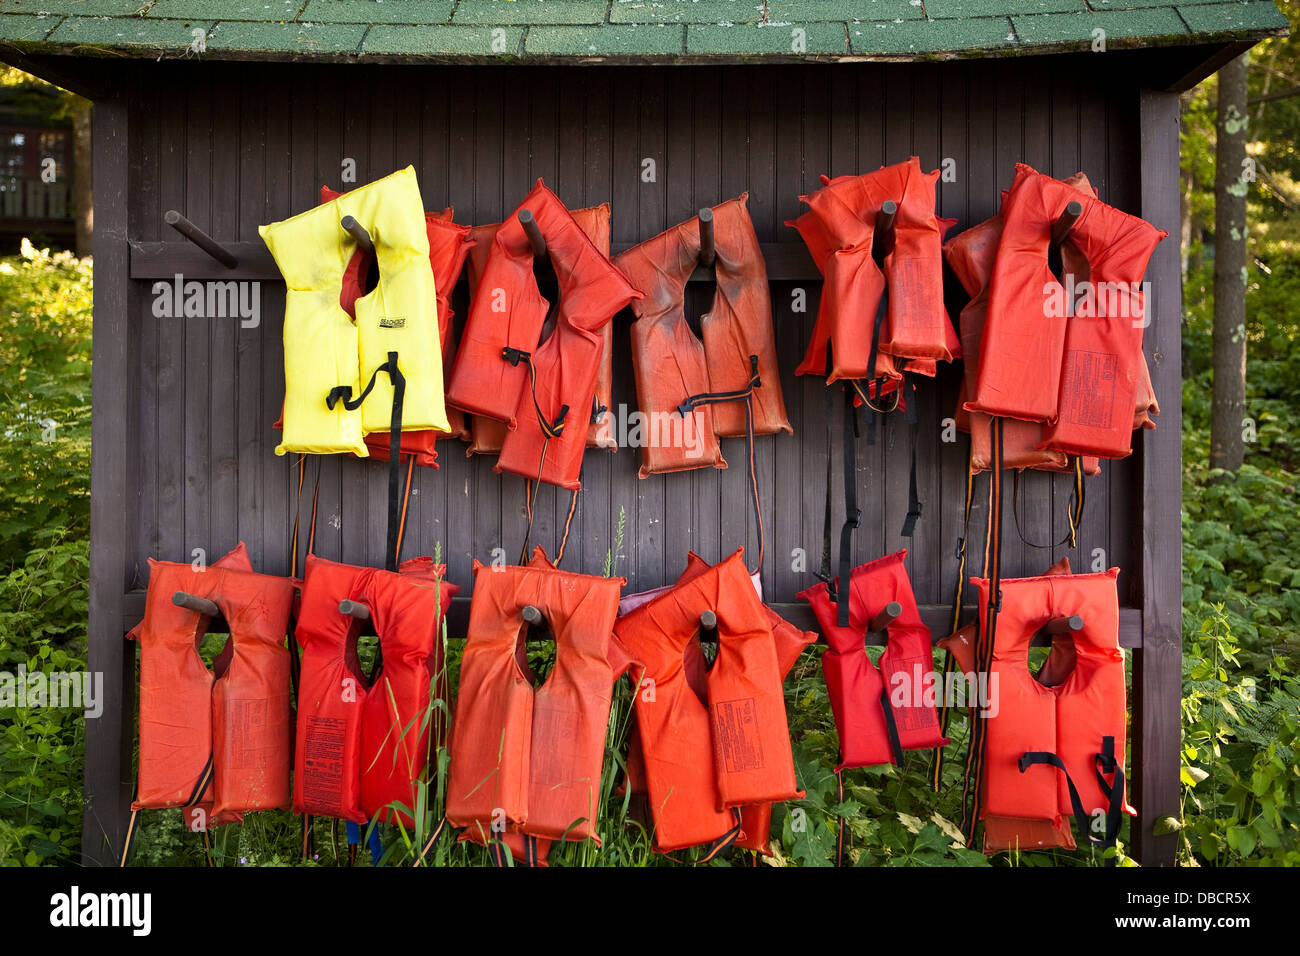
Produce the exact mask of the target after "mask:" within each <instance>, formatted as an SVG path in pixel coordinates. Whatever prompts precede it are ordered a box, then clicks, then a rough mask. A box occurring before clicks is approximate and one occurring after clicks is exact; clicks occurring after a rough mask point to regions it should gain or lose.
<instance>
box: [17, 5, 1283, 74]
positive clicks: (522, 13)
mask: <svg viewBox="0 0 1300 956" xmlns="http://www.w3.org/2000/svg"><path fill="white" fill-rule="evenodd" d="M1098 27H1100V28H1101V29H1103V30H1105V32H1106V45H1107V49H1108V50H1111V49H1131V48H1134V47H1143V46H1157V45H1166V44H1180V43H1181V44H1194V43H1210V42H1214V43H1224V42H1229V41H1253V40H1258V39H1261V38H1263V37H1265V36H1271V35H1283V34H1285V33H1286V32H1287V20H1286V18H1285V17H1284V16H1283V15H1282V13H1281V12H1280V11H1279V10H1278V9H1277V7H1276V6H1275V5H1274V3H1273V2H1272V0H0V54H2V53H3V48H4V47H5V46H9V47H11V48H17V49H19V50H22V51H27V52H33V51H34V52H41V53H58V52H69V53H70V52H76V53H79V54H94V53H97V52H99V53H104V54H113V53H116V54H119V55H120V54H128V55H147V56H154V57H159V56H161V57H168V56H182V55H189V56H195V55H197V56H201V57H207V58H210V59H223V58H228V59H264V60H275V59H295V60H302V59H313V58H318V59H331V60H348V59H352V60H359V61H385V60H429V61H443V62H491V61H494V60H497V61H499V60H501V59H503V58H505V59H522V60H524V61H534V62H564V61H566V60H576V59H582V60H587V61H590V60H606V61H611V62H677V61H687V62H738V61H753V60H768V61H775V62H784V61H798V60H808V59H811V60H837V59H861V58H880V59H904V60H906V59H918V58H925V59H930V58H936V57H939V58H943V57H971V56H1005V55H1011V54H1017V53H1045V52H1054V51H1058V50H1085V49H1088V48H1089V47H1090V45H1091V43H1092V41H1093V37H1094V33H1093V31H1094V30H1095V29H1096V28H1098ZM199 28H201V29H203V30H205V31H206V32H207V35H208V38H207V47H206V49H205V50H204V51H202V52H197V51H195V50H192V49H190V44H191V41H192V39H193V31H194V30H195V29H199ZM795 31H802V32H801V33H798V34H796V32H795ZM796 38H798V40H799V41H800V42H796Z"/></svg>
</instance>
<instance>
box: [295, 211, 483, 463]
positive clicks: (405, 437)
mask: <svg viewBox="0 0 1300 956" xmlns="http://www.w3.org/2000/svg"><path fill="white" fill-rule="evenodd" d="M341 195H343V193H341V192H339V191H337V190H333V189H330V188H329V187H328V186H321V188H320V196H321V202H322V203H326V202H330V201H332V200H334V199H337V198H338V197H339V196H341ZM452 215H453V210H452V208H451V207H450V206H448V207H447V208H446V209H444V210H442V211H441V212H426V213H425V214H424V222H425V228H426V230H427V232H428V236H429V265H430V267H431V268H432V269H433V281H434V290H435V295H436V298H437V302H438V339H439V342H440V344H441V346H442V364H443V370H444V372H446V371H449V370H450V368H451V364H452V360H453V358H454V356H455V351H456V349H455V343H454V342H453V340H452V339H453V335H452V330H453V322H452V319H453V316H454V312H453V310H452V308H451V293H452V289H454V288H455V286H456V281H457V280H458V279H459V278H460V273H461V269H462V268H463V267H464V265H465V259H466V257H467V256H468V255H469V250H470V248H471V247H472V246H473V242H472V241H471V239H470V238H469V232H470V229H469V227H468V226H461V225H457V224H456V223H454V222H452V221H451V219H452ZM374 264H375V258H374V256H373V255H367V254H366V253H365V252H363V251H362V250H361V249H359V248H358V249H357V250H356V251H355V252H353V254H352V258H351V259H349V260H348V264H347V267H346V268H345V269H344V271H343V281H342V285H341V286H340V288H339V305H340V306H341V307H342V308H343V311H344V312H346V313H347V314H348V315H349V316H351V317H352V319H353V321H355V320H356V301H357V299H359V298H361V296H363V295H364V294H365V292H366V279H367V275H368V273H369V271H370V270H371V269H372V268H373V266H374ZM280 415H281V419H283V417H284V412H283V409H282V410H281V413H280ZM447 422H448V424H450V426H451V429H450V431H449V432H447V433H446V434H445V435H444V433H442V432H435V431H404V432H402V438H401V449H402V454H404V455H405V454H411V455H414V456H415V461H416V464H419V465H424V466H426V467H429V468H437V467H438V455H437V451H436V450H435V448H434V445H435V443H436V441H437V438H438V437H451V438H461V439H464V440H465V441H468V440H469V437H470V436H469V425H468V423H467V422H466V421H465V415H464V413H463V412H461V411H460V410H459V409H454V408H450V407H448V408H447ZM275 427H276V428H281V427H283V424H282V421H277V422H276V423H275ZM365 443H366V447H367V448H368V449H369V450H370V457H371V458H374V459H376V460H377V461H387V460H388V446H389V436H388V435H387V434H378V433H373V434H369V435H366V436H365Z"/></svg>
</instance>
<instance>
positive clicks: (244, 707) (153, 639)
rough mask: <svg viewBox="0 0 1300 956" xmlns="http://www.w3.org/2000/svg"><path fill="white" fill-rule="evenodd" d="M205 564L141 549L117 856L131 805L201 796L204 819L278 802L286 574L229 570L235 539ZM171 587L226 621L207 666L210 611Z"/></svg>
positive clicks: (285, 787)
mask: <svg viewBox="0 0 1300 956" xmlns="http://www.w3.org/2000/svg"><path fill="white" fill-rule="evenodd" d="M223 560H225V561H226V562H227V563H226V565H225V566H222V564H221V563H220V562H218V563H217V564H213V565H210V566H208V567H207V568H204V569H195V568H194V567H193V566H191V565H189V564H176V563H172V562H170V561H154V560H152V559H150V561H149V568H150V571H149V591H148V594H147V596H146V598H145V615H144V620H143V622H141V624H140V626H139V629H138V631H132V634H133V635H138V640H139V642H140V771H139V778H138V787H137V790H136V797H135V800H134V801H133V802H132V804H131V810H132V819H131V825H130V827H129V829H128V834H127V843H126V846H125V847H124V851H123V857H122V860H123V863H125V861H126V859H127V857H128V855H129V853H130V846H131V840H132V838H133V836H134V831H135V821H136V814H137V813H138V811H140V810H153V809H163V808H167V807H186V808H192V807H196V806H207V807H210V812H209V813H208V815H207V817H208V818H207V820H206V821H203V826H202V827H201V828H202V829H206V828H207V825H208V824H209V823H217V822H230V821H232V820H237V819H240V818H241V817H240V815H241V814H242V813H244V812H245V811H252V810H269V809H275V808H282V807H286V806H288V803H289V763H290V759H289V747H290V729H289V727H290V722H291V717H290V704H289V692H290V680H289V666H290V664H289V651H288V649H287V648H286V647H285V643H284V639H285V635H286V634H287V633H288V630H289V613H290V610H291V608H292V605H293V582H291V581H290V580H289V579H288V578H280V577H272V576H271V575H266V574H256V573H253V572H252V571H251V570H236V569H235V567H232V565H235V566H238V565H240V564H242V563H246V561H247V552H245V551H243V548H242V545H241V547H240V548H239V549H237V552H236V553H232V555H228V556H227V558H226V559H223ZM177 591H185V592H187V593H189V594H192V595H195V596H197V597H200V598H203V599H205V600H208V601H211V602H213V603H214V604H216V605H217V607H218V608H219V609H220V611H221V615H222V617H224V618H225V620H226V623H227V624H228V625H229V627H230V637H229V639H228V640H227V641H226V644H225V647H224V648H223V649H222V651H221V652H220V653H219V654H218V655H217V657H216V658H215V659H214V661H213V667H212V669H211V670H209V669H208V667H207V666H206V665H204V663H203V660H202V658H201V657H200V656H199V644H200V642H201V641H202V639H203V636H204V634H205V633H206V632H207V629H208V626H209V624H210V623H211V622H210V621H209V619H208V618H207V617H205V616H204V615H202V614H200V613H199V612H197V611H192V610H189V609H188V608H184V607H178V606H177V605H175V604H173V603H172V595H173V594H174V593H176V592H177Z"/></svg>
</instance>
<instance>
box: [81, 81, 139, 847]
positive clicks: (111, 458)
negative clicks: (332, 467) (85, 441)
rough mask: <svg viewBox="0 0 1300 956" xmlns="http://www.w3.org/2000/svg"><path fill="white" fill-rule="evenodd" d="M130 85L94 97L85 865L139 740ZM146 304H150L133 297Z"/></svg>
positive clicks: (115, 816) (124, 799)
mask: <svg viewBox="0 0 1300 956" xmlns="http://www.w3.org/2000/svg"><path fill="white" fill-rule="evenodd" d="M131 87H132V84H130V83H126V84H123V92H122V94H121V95H119V96H118V97H117V98H114V99H106V100H100V101H99V102H98V103H96V104H95V114H94V128H93V132H92V136H93V138H94V150H95V187H96V188H95V206H96V209H97V211H98V212H99V217H98V218H99V223H98V228H96V229H95V237H94V253H95V263H96V265H97V267H98V273H99V275H98V277H97V281H96V282H95V291H94V310H95V315H96V316H97V321H96V322H95V327H94V331H93V336H92V346H91V348H92V355H93V361H94V366H95V375H94V377H93V380H92V383H91V401H92V402H93V404H94V408H95V415H94V416H93V417H92V419H91V426H90V429H91V456H90V488H91V494H90V582H89V588H90V624H89V627H90V631H89V654H88V658H89V659H88V667H89V669H90V671H91V672H92V673H101V674H103V675H104V694H103V696H104V700H103V705H104V709H103V713H102V714H101V715H100V716H99V718H98V719H96V720H88V721H86V758H85V759H86V762H85V793H84V800H85V815H84V816H83V818H82V825H81V859H82V863H84V864H86V865H106V864H111V863H112V862H113V858H114V854H115V852H118V851H120V850H121V847H122V838H123V834H124V832H125V827H126V818H127V811H128V808H129V806H130V802H131V742H132V739H133V737H134V735H135V734H134V711H135V704H134V697H135V695H134V686H135V679H134V675H135V648H134V647H133V646H131V645H128V644H127V643H126V642H125V641H124V640H123V639H122V596H123V594H124V593H125V591H126V586H127V583H128V582H127V569H126V566H125V561H124V557H125V556H124V554H123V551H124V549H125V548H126V546H127V541H128V540H129V537H128V534H127V528H128V527H129V526H130V523H131V521H132V519H133V511H134V509H133V508H132V507H131V489H129V488H128V487H127V480H128V464H127V460H128V458H129V457H130V454H131V451H130V445H129V437H130V435H129V432H128V426H127V423H128V421H129V420H130V417H131V408H130V391H129V389H130V383H131V374H130V371H131V367H130V356H131V354H132V351H133V346H134V344H135V343H134V342H133V336H132V334H131V323H130V322H129V321H128V316H129V315H130V314H131V311H130V310H131V307H132V304H133V303H132V301H131V300H132V299H133V298H138V296H133V295H132V294H131V289H130V282H129V281H128V279H127V270H128V254H127V230H128V221H129V219H128V216H129V209H128V205H127V204H128V197H130V195H131V189H130V178H131V177H130V172H129V169H130V163H131V151H130V135H129V116H130V113H129V110H128V106H127V103H128V102H129V100H130V92H131ZM134 304H135V306H136V307H137V308H138V307H140V305H141V304H142V303H140V302H136V303H134Z"/></svg>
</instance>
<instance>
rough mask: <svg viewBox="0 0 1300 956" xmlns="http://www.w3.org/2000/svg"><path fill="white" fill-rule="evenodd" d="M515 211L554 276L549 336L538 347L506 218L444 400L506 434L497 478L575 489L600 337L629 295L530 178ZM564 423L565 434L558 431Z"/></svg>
mask: <svg viewBox="0 0 1300 956" xmlns="http://www.w3.org/2000/svg"><path fill="white" fill-rule="evenodd" d="M519 209H528V210H530V211H531V212H532V213H533V216H534V217H535V219H536V221H537V225H538V227H539V228H540V230H541V232H542V235H543V236H544V237H545V239H546V243H547V252H548V255H549V257H550V259H551V263H552V265H553V266H554V267H555V271H556V277H557V280H558V284H559V302H558V304H557V306H556V308H555V316H556V319H555V328H554V330H553V331H552V333H551V335H550V337H549V338H547V339H546V341H544V342H541V343H540V344H539V340H540V338H541V336H542V332H543V323H544V322H545V320H546V317H547V312H548V306H549V304H548V302H547V301H546V299H545V298H543V297H542V295H541V293H540V292H539V291H538V288H537V282H536V279H535V278H534V275H533V251H532V246H531V245H530V243H529V241H528V238H527V236H526V235H525V233H524V230H523V226H522V225H521V224H520V222H519V216H518V210H516V212H515V214H513V215H512V216H511V217H510V218H509V219H507V220H506V222H505V223H503V224H502V225H501V227H500V228H499V229H498V230H497V233H496V236H495V238H494V239H493V241H492V250H491V254H490V255H489V257H488V261H487V265H486V267H485V268H484V271H483V273H482V275H481V276H480V277H479V288H478V290H477V294H476V295H475V296H474V301H473V303H472V305H471V306H470V314H469V320H468V322H467V323H466V326H465V331H464V334H463V335H462V338H461V344H460V349H459V351H458V352H457V355H456V365H455V367H454V369H453V372H452V377H451V386H450V388H449V390H448V398H449V401H451V402H452V404H455V405H457V406H459V407H461V408H463V409H465V410H466V411H470V412H473V413H474V414H477V415H486V416H487V417H489V418H495V419H497V420H499V421H504V422H507V423H508V424H509V425H510V429H511V430H510V432H509V433H508V434H507V435H506V438H505V441H504V442H503V443H502V448H501V456H500V458H498V460H497V470H498V471H510V472H512V473H515V474H519V475H522V476H524V477H527V478H531V479H536V480H540V481H545V482H547V483H550V484H557V485H561V486H562V487H565V488H569V489H573V490H576V489H578V488H579V487H580V482H579V473H580V471H581V468H582V452H583V450H584V448H585V446H586V436H587V430H588V429H587V426H588V425H589V423H590V422H589V420H590V417H591V415H590V413H591V409H592V407H593V399H594V397H595V389H596V379H597V377H598V372H599V366H600V362H601V356H602V354H603V350H604V341H603V339H602V337H601V330H602V328H603V327H604V326H605V325H606V324H608V322H609V321H610V319H612V318H613V316H614V313H615V312H617V311H618V310H619V309H621V308H623V307H624V306H625V305H627V304H628V302H630V301H632V300H633V299H634V298H637V297H638V293H637V292H636V290H635V289H633V288H632V286H631V285H630V284H629V283H628V281H627V279H626V277H624V275H623V274H622V273H621V272H619V270H618V269H616V268H615V267H614V266H613V264H612V263H610V261H609V259H608V258H606V257H605V256H604V255H602V254H601V253H600V251H599V250H597V249H596V247H595V246H594V245H592V243H591V240H590V239H588V238H587V236H586V235H585V234H584V233H583V231H582V229H581V228H580V227H579V226H578V224H577V223H576V222H575V221H574V219H573V217H572V216H571V215H570V214H569V211H568V210H567V209H566V208H565V207H564V204H563V203H561V202H560V200H559V199H558V198H557V197H556V196H555V194H554V193H552V192H551V191H550V190H549V189H547V188H546V186H545V185H544V184H543V183H542V181H541V180H540V179H539V180H538V181H537V185H536V186H535V187H534V188H533V191H532V192H531V193H529V194H528V197H527V198H526V199H525V200H524V202H523V203H522V204H521V205H520V207H519ZM570 415H572V416H573V417H572V421H573V422H575V423H576V427H575V428H573V429H572V430H570V429H568V428H566V427H565V426H566V424H567V423H568V422H569V421H570V418H569V416H570Z"/></svg>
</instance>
